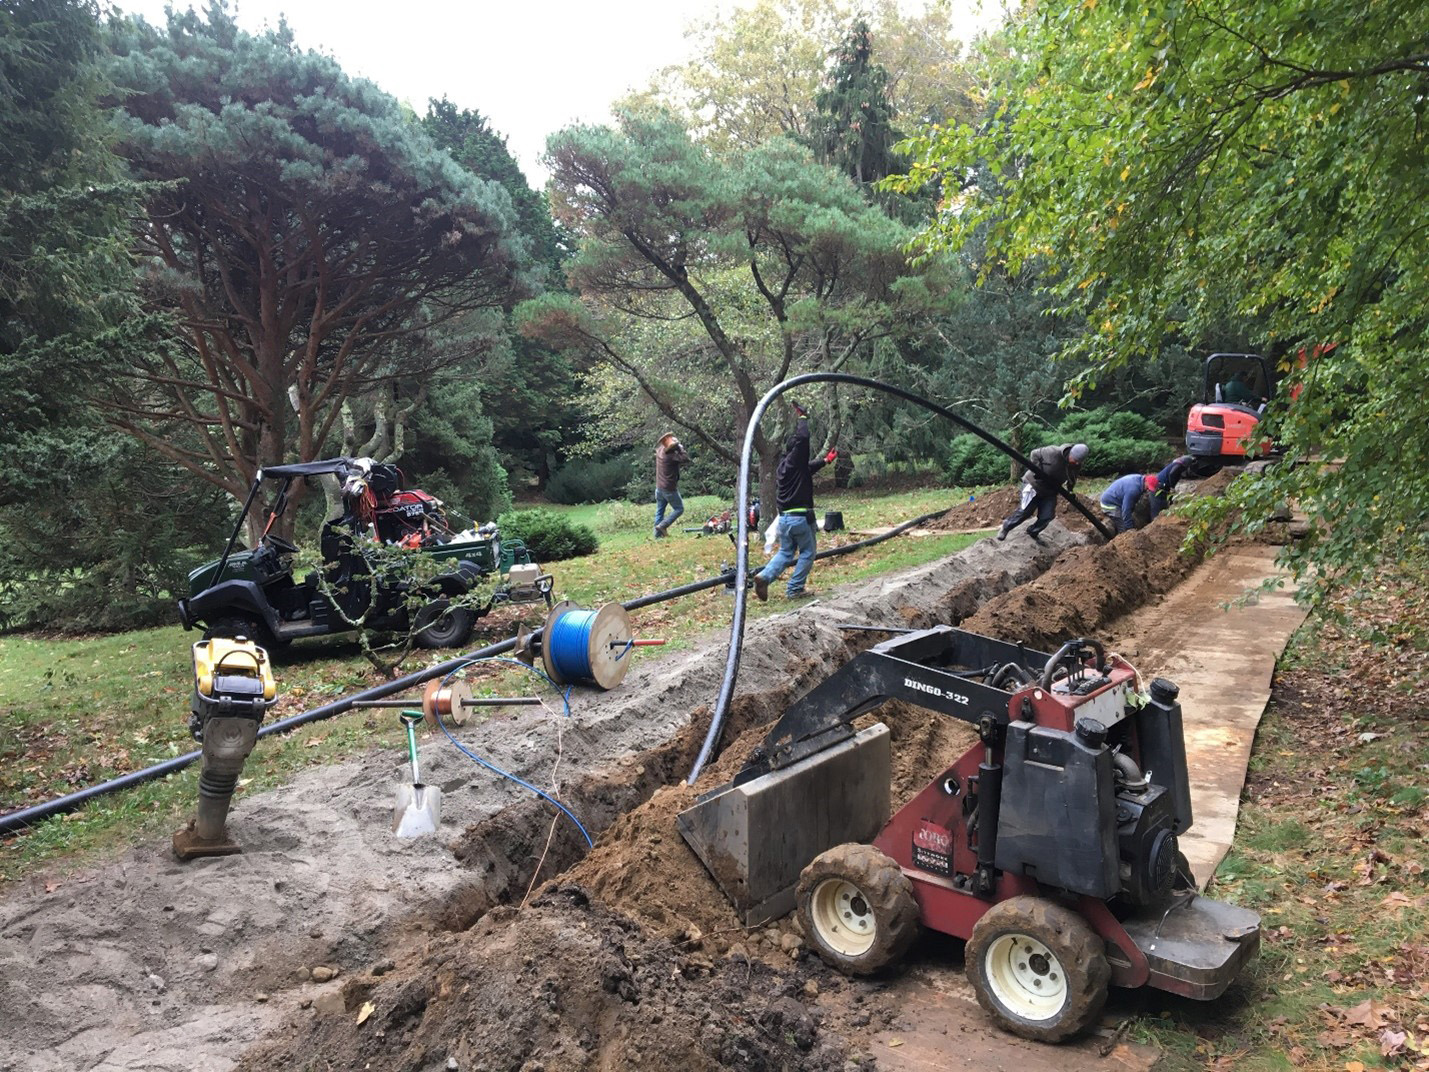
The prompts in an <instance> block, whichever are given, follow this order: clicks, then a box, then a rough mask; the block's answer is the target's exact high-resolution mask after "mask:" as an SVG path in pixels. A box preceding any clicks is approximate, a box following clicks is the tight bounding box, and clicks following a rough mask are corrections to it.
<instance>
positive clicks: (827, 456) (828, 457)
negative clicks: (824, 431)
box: [824, 450, 839, 462]
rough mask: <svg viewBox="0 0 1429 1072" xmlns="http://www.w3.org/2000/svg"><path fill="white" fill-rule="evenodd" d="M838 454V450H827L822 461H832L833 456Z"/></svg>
mask: <svg viewBox="0 0 1429 1072" xmlns="http://www.w3.org/2000/svg"><path fill="white" fill-rule="evenodd" d="M838 456H839V452H838V451H837V450H831V451H829V452H828V453H827V454H825V455H824V461H826V462H831V461H833V460H834V459H835V458H837V457H838Z"/></svg>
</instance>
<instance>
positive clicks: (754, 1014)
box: [0, 510, 1184, 1072]
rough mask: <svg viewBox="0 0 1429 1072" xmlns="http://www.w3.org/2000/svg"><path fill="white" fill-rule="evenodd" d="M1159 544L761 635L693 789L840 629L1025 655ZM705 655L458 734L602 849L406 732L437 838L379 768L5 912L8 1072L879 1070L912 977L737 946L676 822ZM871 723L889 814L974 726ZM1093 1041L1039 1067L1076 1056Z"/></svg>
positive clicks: (730, 923) (388, 768)
mask: <svg viewBox="0 0 1429 1072" xmlns="http://www.w3.org/2000/svg"><path fill="white" fill-rule="evenodd" d="M1063 513H1064V514H1065V513H1067V511H1065V510H1064V511H1063ZM1180 528H1181V526H1180V523H1179V522H1176V521H1175V520H1174V519H1171V518H1168V519H1165V520H1163V521H1158V522H1157V524H1156V525H1154V526H1152V527H1151V528H1150V529H1148V530H1146V531H1145V532H1142V533H1136V534H1133V535H1131V536H1128V537H1123V538H1121V539H1119V540H1117V541H1115V542H1114V543H1113V544H1111V545H1109V546H1107V547H1104V548H1092V547H1086V546H1082V545H1081V544H1082V542H1083V539H1084V538H1083V537H1082V536H1080V535H1078V534H1074V533H1071V532H1069V531H1068V530H1067V529H1066V528H1064V527H1063V526H1061V525H1060V524H1058V525H1054V526H1053V527H1052V528H1051V529H1049V530H1048V532H1047V533H1046V534H1045V536H1044V540H1043V544H1041V545H1039V544H1036V543H1034V542H1033V541H1031V540H1029V539H1021V540H1018V539H1015V538H1013V539H1009V540H1008V541H1007V542H1006V543H1003V544H999V543H997V542H995V541H992V540H984V541H982V542H980V543H978V544H976V545H974V546H973V547H971V548H968V549H967V550H966V551H964V552H962V553H961V554H959V555H957V556H953V557H952V558H950V559H948V560H945V561H943V562H941V563H937V564H934V565H930V566H925V567H921V568H919V569H915V570H911V571H908V572H905V573H903V574H899V575H896V576H891V577H886V578H881V579H879V580H877V581H875V582H872V583H870V584H867V585H864V586H860V587H858V588H855V589H853V590H850V591H844V592H840V593H837V594H836V595H835V597H834V598H831V599H827V600H820V601H815V602H814V603H811V604H806V605H804V606H803V607H801V608H799V609H797V610H795V611H791V612H790V613H787V614H783V615H779V616H777V617H774V618H770V619H764V620H762V621H760V622H758V623H756V624H755V626H753V627H752V628H751V629H750V631H749V635H748V637H747V639H746V646H745V652H744V660H743V669H742V673H741V679H740V681H741V683H740V692H739V698H738V699H737V700H736V703H735V705H734V708H733V710H732V712H731V725H730V727H729V729H728V732H727V735H726V739H727V741H728V742H729V743H728V746H727V747H726V749H725V752H724V753H723V755H722V756H721V757H720V758H719V760H718V761H717V763H716V764H715V767H714V769H713V770H711V771H710V772H708V773H707V774H706V775H705V777H704V779H702V782H701V787H702V788H704V787H707V786H706V782H707V783H708V785H714V784H717V782H718V781H720V780H723V779H725V778H727V777H728V776H729V774H730V773H732V772H733V770H735V769H737V767H738V766H739V765H740V764H741V763H742V762H743V756H744V754H745V753H746V752H747V750H748V748H749V747H750V746H751V745H752V744H753V743H754V742H755V741H756V740H758V739H759V738H761V737H762V735H763V730H762V729H761V728H760V725H761V723H764V722H767V721H768V720H769V719H771V718H773V717H774V716H775V715H777V714H778V713H779V712H780V711H781V710H782V709H783V707H784V706H786V705H787V704H788V703H789V702H790V701H792V700H793V699H794V698H796V697H797V696H799V695H801V694H802V693H803V692H805V691H807V689H808V688H810V687H811V686H812V685H813V684H815V683H816V682H818V681H819V680H821V679H822V678H823V677H824V676H826V675H827V674H828V673H829V672H830V671H831V670H832V669H834V668H836V667H837V666H839V665H841V664H842V663H843V662H844V661H845V660H847V659H848V658H849V657H851V656H852V654H854V653H855V652H856V651H857V650H858V649H859V648H860V647H862V646H865V645H867V644H868V643H870V642H872V640H873V639H875V638H876V637H875V635H871V634H868V633H861V632H845V631H842V630H840V629H838V628H837V626H838V624H839V623H842V622H858V623H875V624H898V625H904V624H906V625H912V626H923V625H928V624H933V623H935V622H954V623H957V622H961V623H962V624H964V625H965V627H967V628H971V629H976V630H980V631H984V632H989V633H994V634H996V635H1001V636H1004V637H1006V638H1008V639H1019V640H1023V641H1024V642H1026V643H1029V644H1031V645H1033V646H1043V647H1046V646H1048V645H1049V642H1050V640H1051V639H1055V640H1056V642H1057V643H1060V640H1061V639H1062V638H1064V637H1065V636H1066V635H1068V632H1075V633H1086V632H1093V631H1095V630H1096V628H1098V627H1099V626H1100V625H1102V624H1104V623H1105V622H1106V621H1108V620H1110V618H1112V617H1114V616H1115V615H1116V614H1119V613H1122V612H1124V611H1126V610H1129V609H1131V608H1132V607H1134V606H1136V605H1139V603H1144V602H1146V601H1147V600H1148V599H1153V598H1155V593H1156V591H1158V590H1165V589H1169V588H1170V587H1172V586H1173V585H1174V584H1175V581H1176V579H1178V578H1179V576H1180V575H1181V574H1182V573H1183V572H1184V570H1183V568H1182V567H1181V566H1179V565H1178V564H1177V555H1176V547H1177V546H1178V544H1179V542H1180ZM1059 556H1061V557H1060V558H1059ZM1054 561H1055V563H1056V564H1055V566H1054V565H1053V563H1054ZM1049 567H1052V573H1051V574H1048V573H1047V570H1048V568H1049ZM1109 575H1110V576H1114V577H1120V576H1122V575H1126V576H1128V577H1136V576H1138V575H1139V576H1141V577H1144V578H1148V579H1151V580H1152V583H1150V584H1146V583H1143V584H1140V585H1139V586H1138V585H1137V584H1135V583H1131V584H1128V585H1121V584H1120V583H1119V582H1110V581H1108V580H1107V578H1108V576H1109ZM1039 576H1042V577H1043V578H1044V579H1043V581H1042V582H1040V587H1038V588H1037V590H1036V591H1035V592H1028V591H1025V589H1028V588H1029V587H1033V586H1029V585H1028V584H1027V582H1029V581H1034V579H1035V578H1038V577H1039ZM1053 577H1060V578H1061V579H1060V580H1058V581H1056V582H1054V581H1053V580H1052V578H1053ZM1163 585H1164V588H1162V586H1163ZM1019 586H1021V587H1020V588H1019ZM1059 594H1060V596H1059ZM710 598H718V597H717V596H711V597H710ZM1049 622H1055V623H1057V624H1056V626H1055V630H1059V632H1054V627H1053V626H1050V625H1048V624H1047V623H1049ZM722 655H723V643H722V640H721V638H712V639H711V641H710V642H709V643H708V644H707V645H705V646H703V647H701V648H699V649H698V650H695V651H693V652H690V653H688V654H686V655H680V656H672V657H668V658H665V659H660V660H658V661H656V660H653V659H652V660H648V661H645V662H643V663H641V664H639V665H637V667H636V668H634V669H633V670H632V672H631V674H630V676H629V677H628V678H627V679H626V681H625V683H624V684H623V685H622V687H621V688H620V689H618V690H615V691H613V692H611V693H608V694H598V693H594V692H581V693H578V695H577V697H576V698H575V699H574V700H573V703H572V708H573V711H572V717H571V718H569V719H565V718H562V717H560V716H559V714H555V713H552V712H547V713H545V714H544V715H542V714H531V715H523V716H520V717H514V718H510V719H506V720H501V721H493V722H488V723H485V724H483V725H481V726H479V727H468V728H467V729H466V730H463V731H461V735H462V736H463V740H464V743H466V745H467V747H468V748H471V749H473V750H474V751H476V752H477V753H478V754H480V755H482V756H483V758H485V759H488V760H489V761H491V762H493V763H495V764H496V765H498V766H500V767H502V768H504V769H505V770H508V771H511V772H513V773H515V774H517V775H519V776H520V777H522V778H524V779H526V780H528V781H530V782H532V783H534V784H537V785H540V786H542V787H543V788H546V789H547V790H548V791H550V790H555V791H556V792H557V793H558V795H559V796H560V798H561V799H562V801H563V802H564V803H565V804H566V805H567V807H569V808H570V809H571V810H572V811H573V812H574V813H575V814H576V815H577V816H578V817H579V818H580V819H581V821H582V822H583V823H584V824H585V825H586V827H587V828H588V829H589V830H590V832H591V833H592V835H598V841H597V844H596V846H595V848H594V850H593V851H590V852H589V853H587V850H586V846H585V843H584V840H583V839H582V838H581V837H580V835H579V833H578V832H577V831H576V829H575V826H574V824H573V823H571V822H570V821H569V820H568V819H565V818H563V817H561V816H559V815H555V814H554V811H553V809H552V808H551V807H550V806H549V805H548V804H546V803H544V802H541V801H539V800H536V799H534V798H533V797H532V796H531V794H529V792H527V791H526V790H524V789H521V788H520V787H518V786H515V785H513V784H512V783H510V782H508V781H505V780H502V779H499V778H497V777H495V776H493V775H492V774H491V773H490V772H489V771H487V770H485V769H482V768H479V767H477V766H475V765H474V764H472V763H471V762H470V761H469V760H468V759H467V758H466V757H464V756H462V755H461V754H460V753H458V752H457V751H456V750H455V749H453V748H451V747H450V746H449V745H448V744H447V743H446V742H445V740H438V739H429V740H428V741H427V742H425V744H424V748H423V757H422V759H423V771H424V775H425V780H426V781H428V782H429V783H432V784H439V785H441V787H442V789H443V792H444V794H445V799H444V805H443V836H441V837H438V838H429V839H421V840H417V841H405V842H404V841H397V840H396V839H394V838H393V837H391V835H390V833H389V827H388V823H389V820H390V814H391V800H392V790H393V787H394V785H395V784H396V782H397V781H398V779H399V778H400V776H401V773H402V771H403V764H402V762H401V757H400V756H398V755H395V754H373V755H369V756H367V757H364V758H362V759H359V760H354V761H350V762H347V763H343V764H340V765H336V766H333V767H328V768H324V769H320V770H314V771H311V772H307V773H305V774H304V775H302V776H301V777H300V778H298V779H297V780H295V781H294V782H293V783H292V784H290V785H288V786H286V787H284V788H282V789H279V790H275V791H272V792H269V793H264V794H261V795H258V796H254V797H251V798H250V797H245V798H241V799H240V800H239V801H238V802H237V803H236V804H235V807H234V812H233V815H232V817H231V822H230V827H231V830H232V832H233V833H234V835H235V836H236V837H237V838H238V839H239V840H240V841H242V842H243V843H244V845H245V847H246V852H245V854H244V855H242V856H238V857H230V858H227V859H219V860H211V861H200V862H196V863H192V864H187V865H181V864H178V863H177V862H175V861H174V860H173V858H172V856H171V855H170V853H169V851H168V847H167V844H165V843H161V842H160V843H148V844H143V845H138V846H135V847H133V848H132V849H131V850H129V851H128V852H127V853H125V854H124V855H123V856H122V857H120V858H118V859H115V860H113V861H111V862H109V863H105V864H102V865H99V866H97V867H96V868H95V869H94V870H93V871H91V872H90V873H88V874H85V875H80V876H74V877H69V878H64V879H56V878H54V877H51V876H46V875H37V876H35V877H34V879H33V880H32V881H31V882H30V883H29V885H28V886H27V887H26V888H22V889H15V890H13V891H11V892H10V894H9V896H8V897H7V899H6V900H5V902H4V903H3V904H0V1006H3V1008H4V1009H5V1010H6V1016H5V1020H4V1023H5V1027H4V1028H3V1031H4V1033H5V1035H6V1036H7V1037H6V1041H7V1043H8V1045H7V1046H6V1047H5V1048H4V1049H3V1051H0V1070H5V1072H11V1070H13V1072H20V1070H24V1072H39V1070H46V1072H48V1070H51V1069H54V1070H61V1069H64V1070H70V1069H85V1070H89V1069H96V1070H104V1072H111V1070H119V1069H144V1070H150V1069H152V1070H167V1069H175V1070H178V1069H186V1070H208V1069H212V1070H215V1072H227V1070H229V1069H233V1068H242V1069H251V1070H258V1069H272V1068H285V1069H286V1068H291V1069H362V1068H367V1067H372V1068H385V1069H395V1070H412V1072H426V1070H437V1069H488V1070H497V1069H501V1070H506V1069H510V1070H513V1072H517V1070H519V1072H557V1070H564V1069H582V1070H584V1069H625V1068H652V1069H660V1068H676V1067H684V1068H689V1069H715V1068H735V1069H749V1070H764V1069H808V1070H819V1072H822V1070H825V1069H828V1070H839V1072H848V1070H850V1069H857V1068H873V1067H893V1066H892V1065H885V1064H884V1063H881V1061H880V1059H878V1058H876V1057H875V1056H874V1054H875V1052H878V1053H880V1054H883V1055H885V1056H886V1055H887V1053H888V1046H889V1045H891V1044H890V1043H889V1042H888V1041H887V1033H888V1032H890V1031H893V1032H896V1031H897V1030H898V1029H899V1024H900V1017H901V1015H902V1010H903V1009H904V1007H905V1000H904V998H905V992H900V986H906V985H912V984H910V983H908V982H907V980H911V979H913V978H914V977H915V976H914V973H912V972H910V973H909V974H907V975H905V976H904V977H903V981H900V980H899V979H896V978H895V979H890V980H885V981H874V982H872V983H866V982H860V983H852V982H849V981H847V980H845V979H843V978H842V977H840V976H838V975H836V974H834V973H832V972H831V971H829V970H828V969H827V968H825V967H824V966H823V964H822V963H821V962H819V961H818V960H817V959H814V958H811V957H809V956H807V955H806V954H805V952H804V950H803V942H802V936H801V935H800V934H799V933H798V930H797V924H796V923H795V922H794V921H793V920H792V919H785V920H782V921H779V922H778V923H776V924H773V925H770V926H768V927H765V928H760V929H757V930H754V931H745V930H743V929H742V928H740V927H739V926H738V924H737V922H736V920H735V917H734V914H733V911H732V910H731V909H730V908H729V906H728V905H727V903H726V902H725V901H724V899H723V897H722V896H721V895H720V894H719V893H718V891H717V889H716V888H715V886H714V884H713V883H712V882H711V881H710V880H709V879H708V877H707V876H706V875H705V873H704V871H703V869H702V868H701V866H700V865H699V863H698V861H697V860H696V859H695V857H694V856H693V854H691V853H690V852H689V851H688V849H687V848H686V847H685V845H684V843H683V842H682V841H681V839H680V838H679V835H678V834H677V833H676V832H675V828H674V823H673V815H674V813H675V812H676V811H678V810H680V809H681V808H683V807H684V806H686V805H687V804H688V802H689V799H690V795H691V793H692V790H689V789H687V788H685V787H684V786H683V784H682V781H681V779H682V776H683V775H684V774H685V772H686V771H687V770H688V768H689V765H690V763H691V761H692V760H693V757H694V754H695V751H696V750H697V748H698V745H699V740H700V737H701V736H702V734H703V729H704V722H705V720H706V719H707V716H708V704H709V702H710V701H712V699H713V697H714V695H715V693H716V691H717V688H718V679H719V673H720V670H721V669H722V666H723V658H722ZM877 715H878V717H879V718H881V719H883V720H884V721H885V722H886V723H887V724H888V725H889V726H890V728H891V729H892V731H893V734H894V752H895V755H896V756H897V757H898V758H897V760H896V771H895V794H894V795H895V801H898V800H901V799H902V798H903V797H905V796H907V795H909V794H911V792H913V791H914V790H915V789H916V788H917V787H918V786H919V785H920V784H921V782H924V781H926V780H927V778H929V777H931V776H932V775H933V774H934V773H936V772H937V771H938V770H941V769H942V765H944V764H945V763H946V761H947V760H948V758H950V757H951V756H952V755H955V754H956V753H957V752H960V751H961V750H962V749H963V747H964V746H965V744H966V743H967V742H968V741H970V735H968V734H967V733H966V731H964V730H963V729H962V728H961V727H959V726H957V725H955V724H951V723H948V722H947V720H944V719H941V718H938V717H937V716H933V715H931V714H929V713H927V712H924V711H921V710H918V709H913V708H906V707H902V706H900V705H886V706H885V707H884V708H883V709H881V710H880V711H879V712H877ZM260 747H261V745H260ZM962 1026H963V1032H962V1035H961V1037H959V1038H958V1039H956V1040H954V1041H953V1042H951V1043H950V1045H952V1046H955V1047H957V1049H958V1054H959V1057H960V1058H961V1057H964V1056H966V1057H968V1058H969V1059H976V1060H978V1062H979V1063H980V1064H982V1065H983V1066H984V1067H1010V1066H1011V1065H1012V1064H1018V1065H1020V1066H1021V1067H1026V1068H1030V1067H1032V1066H1031V1065H1027V1064H1026V1062H1025V1060H1021V1059H1019V1058H1018V1057H1017V1052H1016V1047H1015V1046H1014V1047H1012V1048H1011V1049H1009V1048H1008V1044H1007V1043H1006V1041H1005V1040H1004V1039H1003V1038H1002V1037H1001V1036H999V1035H997V1034H996V1033H994V1032H992V1031H991V1030H990V1029H988V1028H987V1027H986V1025H984V1024H980V1023H979V1022H978V1021H976V1013H975V1011H974V1012H970V1013H969V1017H968V1018H966V1019H965V1020H964V1021H963V1024H962ZM876 1040H881V1041H876ZM1097 1045H1098V1044H1097V1043H1096V1042H1095V1041H1094V1040H1093V1041H1088V1042H1085V1043H1084V1044H1082V1047H1081V1049H1080V1050H1063V1051H1058V1052H1062V1053H1064V1060H1063V1063H1064V1064H1066V1067H1076V1068H1081V1067H1088V1068H1089V1067H1092V1066H1093V1064H1094V1063H1095V1062H1092V1063H1087V1062H1089V1061H1090V1060H1091V1055H1099V1050H1098V1049H1097ZM1077 1053H1079V1054H1080V1057H1077V1058H1076V1059H1075V1060H1074V1058H1073V1054H1077ZM1112 1057H1113V1059H1116V1058H1117V1057H1118V1055H1117V1054H1112ZM1143 1057H1144V1055H1142V1056H1136V1055H1133V1057H1132V1058H1129V1059H1128V1061H1129V1063H1125V1064H1123V1065H1119V1066H1118V1065H1113V1066H1109V1067H1144V1066H1145V1061H1144V1059H1143ZM905 1067H912V1066H905Z"/></svg>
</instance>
